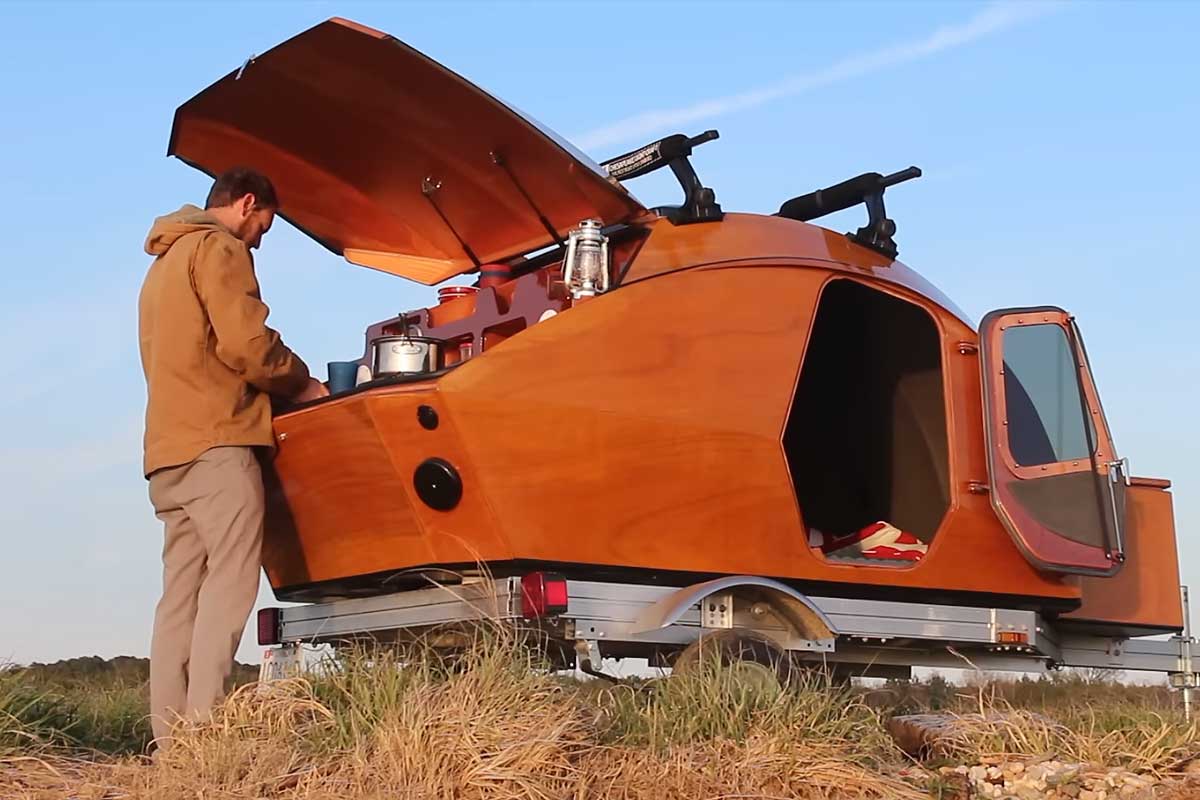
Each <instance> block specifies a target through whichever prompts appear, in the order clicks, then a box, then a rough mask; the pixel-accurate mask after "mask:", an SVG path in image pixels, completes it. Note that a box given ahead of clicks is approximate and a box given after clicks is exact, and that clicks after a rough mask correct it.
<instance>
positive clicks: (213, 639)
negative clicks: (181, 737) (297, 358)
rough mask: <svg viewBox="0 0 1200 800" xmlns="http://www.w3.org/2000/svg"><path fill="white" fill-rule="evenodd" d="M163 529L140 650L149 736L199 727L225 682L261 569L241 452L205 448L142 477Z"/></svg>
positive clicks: (257, 509)
mask: <svg viewBox="0 0 1200 800" xmlns="http://www.w3.org/2000/svg"><path fill="white" fill-rule="evenodd" d="M150 502H151V503H153V504H154V511H155V514H156V515H157V516H158V518H159V519H161V520H162V521H163V525H164V527H165V537H164V541H163V593H162V599H161V600H159V602H158V608H157V609H156V610H155V613H154V638H153V641H152V642H151V645H150V713H151V715H152V717H151V722H152V725H153V727H154V736H155V738H156V739H161V738H164V737H166V736H169V735H170V731H171V725H172V724H173V723H174V722H175V721H176V720H177V719H178V718H179V717H180V716H187V717H190V718H193V719H198V718H201V717H203V716H204V715H205V713H206V712H208V711H209V710H210V709H211V708H212V707H213V706H214V705H216V704H217V703H219V702H220V701H221V699H222V698H223V697H224V693H225V681H226V680H227V679H228V677H229V673H230V672H231V671H232V669H233V657H234V653H235V652H236V650H237V646H238V642H239V641H240V640H241V638H242V631H243V629H244V628H245V626H246V618H247V617H248V616H249V614H250V609H251V608H252V607H253V606H254V599H255V597H256V596H257V594H258V575H259V571H260V570H261V569H262V524H263V483H262V473H261V472H260V471H259V465H258V460H257V459H256V458H255V455H254V451H253V450H252V449H251V448H249V447H214V448H213V449H211V450H208V451H206V452H204V453H203V454H201V455H200V456H199V457H198V458H197V459H196V460H195V461H192V462H191V463H189V464H184V465H183V466H179V467H171V468H169V469H164V470H159V471H158V472H155V473H154V474H153V475H151V476H150Z"/></svg>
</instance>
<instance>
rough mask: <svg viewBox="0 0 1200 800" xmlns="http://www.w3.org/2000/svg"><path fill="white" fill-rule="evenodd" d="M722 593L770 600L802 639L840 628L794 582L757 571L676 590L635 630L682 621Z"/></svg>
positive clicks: (649, 609)
mask: <svg viewBox="0 0 1200 800" xmlns="http://www.w3.org/2000/svg"><path fill="white" fill-rule="evenodd" d="M718 594H732V595H733V596H734V598H735V599H740V600H743V601H746V602H751V603H754V602H758V603H766V604H767V605H769V606H770V608H771V610H772V611H773V612H774V613H775V615H776V616H777V617H779V618H780V619H781V620H783V621H784V622H785V623H786V624H787V625H788V626H789V627H790V628H791V629H792V632H793V633H794V634H795V635H796V636H797V637H799V638H800V639H804V640H808V641H812V642H819V641H829V640H832V639H833V638H834V637H835V636H836V631H835V630H834V628H833V624H832V623H831V622H830V621H829V618H828V617H826V616H825V614H823V613H822V612H821V610H820V609H819V608H817V607H816V606H815V605H813V603H812V601H811V600H809V599H808V598H807V597H805V596H804V595H802V594H800V593H799V592H797V591H796V590H795V589H793V588H791V587H790V586H785V585H784V584H782V583H780V582H779V581H773V580H771V579H770V578H760V577H757V576H754V575H730V576H727V577H724V578H716V579H715V580H711V581H705V582H704V583H697V584H695V585H692V586H687V587H685V588H683V589H680V590H678V591H676V592H672V593H671V594H669V595H667V596H666V597H664V598H662V599H661V600H658V601H656V602H655V603H653V604H651V605H649V606H647V607H646V608H645V609H644V610H643V611H642V613H640V614H639V615H638V617H637V619H636V620H635V621H634V623H633V633H634V634H638V633H648V632H650V631H655V630H658V629H660V628H665V627H667V626H668V625H673V624H674V623H676V622H678V621H679V619H680V617H682V616H683V615H684V614H685V613H686V612H687V610H688V609H690V608H691V607H692V606H694V605H696V604H697V603H699V602H701V601H703V600H705V599H707V598H709V597H711V596H713V595H718Z"/></svg>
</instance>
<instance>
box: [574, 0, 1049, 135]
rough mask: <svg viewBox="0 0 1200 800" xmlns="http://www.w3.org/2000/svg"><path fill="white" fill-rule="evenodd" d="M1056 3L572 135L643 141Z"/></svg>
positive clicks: (977, 34) (971, 35) (937, 48)
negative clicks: (757, 86)
mask: <svg viewBox="0 0 1200 800" xmlns="http://www.w3.org/2000/svg"><path fill="white" fill-rule="evenodd" d="M1061 5H1062V4H1061V3H1058V2H1046V3H1033V2H1029V3H1025V2H1004V3H1000V2H997V3H992V4H989V5H987V6H985V7H984V8H983V9H981V10H980V11H979V12H978V13H977V14H975V16H973V17H971V18H970V19H968V20H967V21H966V22H963V23H960V24H956V25H944V26H942V27H940V28H938V29H936V30H934V31H933V32H932V33H930V34H929V35H928V36H926V37H924V38H923V39H918V40H917V41H913V42H903V43H899V44H894V45H892V46H890V47H885V48H883V49H882V50H875V51H873V52H867V53H860V54H858V55H854V56H850V57H849V58H845V59H842V60H841V61H838V62H836V63H834V64H833V65H831V66H829V67H826V68H824V69H821V70H817V71H815V72H811V73H808V74H805V75H795V76H793V77H791V78H788V79H786V80H783V81H780V82H777V83H773V84H769V85H767V86H763V87H760V88H758V89H751V90H749V91H746V92H741V93H739V94H734V95H728V96H726V97H717V98H713V99H711V100H704V101H702V102H699V103H693V104H692V105H688V106H680V107H678V108H667V109H659V110H655V111H645V112H642V113H641V114H634V115H633V116H630V117H626V118H625V119H622V120H618V121H617V122H614V123H612V124H610V125H605V126H603V127H601V128H596V129H594V130H591V131H588V132H587V133H585V134H583V135H582V136H580V137H578V138H577V139H575V141H576V143H577V144H578V145H579V146H580V147H581V148H583V149H584V150H591V149H594V148H600V147H607V146H610V145H615V144H620V143H623V142H629V141H633V140H638V141H644V140H645V139H648V138H650V137H651V136H653V135H654V134H658V133H663V132H674V131H676V130H678V129H679V128H682V127H684V126H685V125H687V124H689V123H692V122H697V121H699V120H704V119H709V118H711V117H718V116H721V115H723V114H731V113H733V112H735V111H744V110H746V109H748V108H754V107H756V106H761V105H764V104H766V103H769V102H771V101H773V100H779V99H781V98H784V97H793V96H795V95H798V94H802V93H804V92H807V91H811V90H813V89H817V88H821V87H824V86H829V85H831V84H835V83H840V82H842V81H846V80H849V79H851V78H858V77H861V76H863V75H867V74H870V73H872V72H878V71H880V70H883V69H888V68H891V67H896V66H899V65H901V64H907V63H909V62H910V61H916V60H918V59H921V58H925V57H927V56H931V55H934V54H935V53H940V52H942V51H944V50H950V49H953V48H955V47H961V46H963V45H966V44H970V43H971V42H974V41H976V40H978V39H982V38H984V37H986V36H990V35H992V34H994V33H999V32H1001V31H1005V30H1008V29H1009V28H1013V27H1015V26H1017V25H1019V24H1021V23H1023V22H1026V21H1028V20H1031V19H1035V18H1037V17H1041V16H1044V15H1045V14H1047V13H1049V12H1051V11H1053V10H1056V9H1057V8H1060V7H1061Z"/></svg>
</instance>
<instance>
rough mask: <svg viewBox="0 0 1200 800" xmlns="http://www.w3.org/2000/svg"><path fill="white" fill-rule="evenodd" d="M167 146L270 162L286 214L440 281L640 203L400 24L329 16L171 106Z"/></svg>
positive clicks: (182, 153) (188, 153)
mask: <svg viewBox="0 0 1200 800" xmlns="http://www.w3.org/2000/svg"><path fill="white" fill-rule="evenodd" d="M167 152H168V155H174V156H177V157H179V158H180V159H182V160H183V161H185V162H187V163H188V164H191V165H192V166H194V167H196V168H198V169H200V170H203V171H204V172H206V173H208V174H210V175H216V174H218V173H220V172H222V171H224V170H226V169H228V168H230V167H233V166H247V167H251V168H254V169H257V170H260V171H262V172H264V173H265V174H267V175H268V176H270V178H271V180H272V181H273V182H274V183H275V185H276V188H277V189H278V191H279V196H280V202H281V203H282V205H283V209H282V212H281V215H282V216H283V217H284V218H285V219H287V220H288V221H289V222H291V223H292V224H293V225H295V226H296V227H297V228H299V229H300V230H302V231H304V232H305V233H307V234H308V235H310V236H312V237H313V238H314V239H316V240H317V241H318V242H320V243H321V244H323V245H325V247H327V248H329V249H330V250H332V251H334V252H335V253H338V254H341V255H344V256H345V258H346V259H347V260H348V261H350V262H352V263H355V264H360V265H363V266H368V267H373V268H376V269H381V270H383V271H385V272H390V273H392V274H395V275H401V276H404V277H406V278H411V279H412V280H416V281H420V282H421V283H426V284H434V283H438V282H439V281H442V280H445V279H447V278H450V277H453V276H454V275H458V274H460V273H462V272H466V271H470V270H473V269H475V268H476V267H477V266H478V265H479V264H480V263H489V262H494V261H500V260H503V259H506V258H510V257H512V256H516V255H519V254H522V253H526V252H529V251H531V250H536V249H538V248H540V247H543V246H545V245H549V244H553V243H554V242H555V241H556V239H559V240H560V239H562V238H565V235H566V233H567V232H568V231H569V230H570V229H571V228H573V227H575V226H576V225H578V223H579V221H580V220H582V219H587V218H593V219H599V220H601V221H602V222H604V223H605V224H606V225H607V224H613V223H619V222H624V221H626V220H629V219H631V218H633V217H636V216H638V215H640V214H642V213H645V209H644V208H643V207H642V205H641V204H640V203H639V202H638V201H637V200H636V199H634V198H633V197H632V196H631V195H630V194H629V193H628V192H627V191H626V190H625V189H624V188H623V187H622V186H621V185H620V184H619V183H617V182H616V181H615V180H613V179H611V178H610V177H608V175H607V173H605V171H604V170H603V169H601V168H600V167H599V166H597V165H596V164H595V163H593V162H592V161H591V160H590V159H588V158H587V157H586V156H584V155H583V154H582V153H579V152H578V151H576V150H574V148H572V147H571V146H570V145H569V144H567V143H566V142H564V141H563V140H561V139H559V138H558V137H557V136H555V135H554V134H553V133H552V132H550V131H548V130H546V129H544V128H542V127H541V126H539V125H538V124H537V123H536V122H534V121H532V120H530V119H528V118H527V117H525V116H523V115H522V114H520V113H519V112H517V111H515V110H514V109H512V108H509V107H508V106H506V105H504V104H503V103H501V102H500V101H498V100H497V99H495V98H494V97H492V96H490V95H488V94H487V93H486V92H484V91H483V90H481V89H480V88H479V87H478V86H475V85H474V84H472V83H470V82H469V81H467V80H465V79H464V78H462V77H460V76H458V75H456V74H454V73H453V72H451V71H450V70H448V69H446V68H445V67H443V66H441V65H440V64H438V63H436V62H434V61H432V60H431V59H429V58H427V57H426V56H424V55H422V54H421V53H418V52H417V51H416V50H413V49H412V48H411V47H408V46H407V45H405V44H404V43H402V42H400V41H398V40H396V39H395V38H393V37H391V36H389V35H387V34H385V33H381V32H379V31H376V30H372V29H370V28H366V27H363V26H361V25H357V24H355V23H353V22H349V21H347V20H342V19H332V20H329V21H328V22H323V23H321V24H319V25H317V26H316V27H313V28H311V29H309V30H307V31H305V32H304V33H301V34H299V35H298V36H295V37H293V38H291V39H288V40H287V41H286V42H284V43H282V44H280V45H278V46H276V47H274V48H272V49H271V50H269V51H267V52H266V53H264V54H263V55H261V56H257V57H255V58H252V59H251V60H250V61H248V62H247V63H246V64H245V65H243V66H242V67H241V68H240V69H238V70H235V71H233V72H231V73H229V74H228V75H226V76H225V77H224V78H222V79H221V80H219V81H217V82H216V83H214V84H213V85H212V86H209V87H208V88H207V89H205V90H204V91H202V92H200V93H199V94H198V95H196V96H195V97H193V98H192V99H191V100H189V101H187V102H186V103H184V104H183V105H182V106H180V107H179V108H178V110H176V112H175V123H174V126H173V128H172V130H171V142H170V145H169V147H168V151H167Z"/></svg>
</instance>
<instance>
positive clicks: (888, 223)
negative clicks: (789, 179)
mask: <svg viewBox="0 0 1200 800" xmlns="http://www.w3.org/2000/svg"><path fill="white" fill-rule="evenodd" d="M919 177H921V170H919V169H917V168H916V167H909V168H908V169H904V170H900V171H899V172H894V173H892V174H891V175H880V174H879V173H878V172H868V173H865V174H863V175H859V176H858V177H857V178H851V179H850V180H848V181H842V182H841V183H839V184H835V185H833V186H830V187H828V188H825V189H819V190H817V191H815V192H809V193H808V194H802V195H800V196H799V197H793V198H792V199H791V200H788V201H787V202H786V203H784V204H783V205H782V206H780V207H779V213H778V215H777V216H780V217H787V218H788V219H795V220H800V221H801V222H808V221H810V220H814V219H816V218H818V217H823V216H825V215H826V214H832V213H833V212H835V211H841V210H843V209H847V208H850V207H852V206H856V205H858V204H859V203H863V204H864V205H866V207H867V224H866V225H864V226H863V227H861V228H859V229H858V230H857V231H856V232H854V233H847V234H846V235H847V236H848V237H850V239H852V240H853V241H855V242H858V243H859V244H861V245H863V246H864V247H869V248H871V249H872V250H875V251H877V252H880V253H883V254H884V255H885V256H887V257H888V258H895V257H896V254H897V253H898V252H899V248H897V247H896V241H895V239H893V238H892V237H893V236H895V234H896V223H895V222H894V221H892V220H890V219H888V216H887V209H886V208H884V205H883V191H884V189H886V188H888V187H889V186H895V185H896V184H897V183H903V182H904V181H909V180H912V179H913V178H919Z"/></svg>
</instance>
